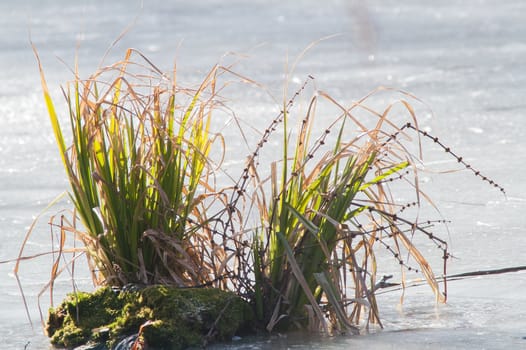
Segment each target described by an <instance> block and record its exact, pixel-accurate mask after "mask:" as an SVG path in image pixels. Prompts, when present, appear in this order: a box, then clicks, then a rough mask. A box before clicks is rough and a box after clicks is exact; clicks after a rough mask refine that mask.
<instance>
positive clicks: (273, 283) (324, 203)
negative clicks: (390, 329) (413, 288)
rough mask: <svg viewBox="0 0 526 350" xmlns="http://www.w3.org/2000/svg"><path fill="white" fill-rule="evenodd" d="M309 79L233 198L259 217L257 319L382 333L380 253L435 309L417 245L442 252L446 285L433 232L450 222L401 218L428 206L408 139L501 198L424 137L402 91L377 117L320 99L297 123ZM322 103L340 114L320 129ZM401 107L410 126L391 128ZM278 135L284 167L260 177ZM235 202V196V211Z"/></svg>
mask: <svg viewBox="0 0 526 350" xmlns="http://www.w3.org/2000/svg"><path fill="white" fill-rule="evenodd" d="M312 79H313V78H312V77H309V80H312ZM309 80H307V81H306V82H305V84H304V85H303V87H301V88H300V90H299V91H298V92H296V94H295V95H294V97H293V99H291V100H290V101H288V103H287V104H285V105H284V107H283V110H282V112H281V113H280V114H279V115H278V117H277V118H275V119H274V120H273V121H272V123H271V124H270V126H269V127H268V128H267V129H266V130H265V132H264V133H263V136H262V138H261V140H260V142H259V143H258V144H257V147H256V149H255V151H254V152H253V153H252V155H251V156H250V157H249V162H248V166H247V168H246V169H245V170H244V173H243V176H242V178H241V180H240V182H239V184H238V185H239V188H240V189H239V190H238V191H237V192H236V193H237V194H239V196H241V195H242V194H243V195H247V196H250V199H251V200H252V201H253V202H254V203H256V205H257V216H258V217H260V218H261V223H260V225H259V226H258V229H256V230H255V234H254V237H253V246H252V248H251V249H252V252H251V254H252V257H253V264H252V265H251V266H250V269H249V270H250V273H253V274H254V283H253V287H254V289H253V291H252V292H253V300H254V304H255V309H256V314H257V315H258V317H259V318H260V319H261V320H264V323H265V325H266V328H267V329H268V330H269V331H270V330H272V329H275V328H276V327H283V328H290V327H293V326H298V327H300V328H301V327H305V326H309V327H311V328H316V329H322V330H324V331H325V332H332V331H335V330H336V331H338V332H351V333H356V332H358V328H357V327H356V326H357V325H360V324H364V323H365V324H366V325H368V324H369V323H378V324H380V325H381V321H380V317H379V309H378V305H377V302H376V298H375V291H376V290H377V289H378V288H381V287H382V286H385V285H386V283H385V281H386V279H385V278H383V279H382V280H379V279H378V277H377V270H378V266H377V254H378V252H379V251H382V250H387V251H388V252H389V253H390V254H391V255H392V256H393V258H394V261H395V263H396V264H397V265H400V267H401V269H402V276H404V275H405V272H406V271H414V272H416V273H421V274H422V275H423V276H424V278H425V279H426V281H427V283H428V284H429V286H430V287H431V289H432V290H433V292H434V294H435V296H436V299H437V301H441V302H445V300H446V297H447V285H446V283H445V281H444V288H443V290H441V289H440V286H439V284H438V280H437V278H436V277H435V273H434V272H433V269H432V267H431V265H430V263H429V262H428V261H427V259H426V258H425V257H424V255H423V254H422V253H421V252H420V250H419V248H418V247H417V245H416V244H415V243H414V242H415V236H418V235H420V236H423V237H424V238H426V239H429V240H430V241H431V242H432V244H433V245H435V246H436V247H437V248H438V249H439V250H440V252H441V257H442V259H443V261H444V264H443V270H442V276H446V265H447V264H446V263H447V260H448V259H449V258H450V254H449V252H448V247H447V242H446V241H445V240H443V239H441V238H439V237H438V236H437V235H435V234H434V233H433V231H431V229H432V226H433V225H434V224H436V223H445V221H444V220H436V221H431V220H421V221H417V220H415V219H408V218H405V217H404V211H405V210H406V209H408V208H409V207H411V206H413V207H419V206H420V205H421V204H422V200H423V201H429V202H430V199H429V198H427V197H426V196H425V195H424V194H423V193H422V192H421V190H420V187H419V184H418V171H419V167H418V159H419V157H417V156H414V155H413V154H412V153H411V152H410V151H409V148H407V147H406V146H405V145H404V142H407V141H409V142H413V143H414V142H415V139H413V138H411V135H410V133H411V132H414V131H416V136H417V137H416V143H417V144H418V146H419V147H421V145H420V142H421V140H420V138H419V136H425V137H427V138H429V139H431V140H433V142H434V143H437V144H439V145H440V146H441V147H442V148H443V149H444V150H445V151H446V152H448V153H450V154H451V155H452V156H453V157H455V158H456V159H457V160H458V162H459V163H462V164H463V165H464V166H465V167H466V168H467V169H470V170H472V171H473V172H474V173H475V175H477V176H479V177H481V178H482V180H484V181H487V182H489V183H490V184H491V185H493V186H495V187H497V188H499V189H500V190H501V191H504V190H503V189H502V187H500V186H499V185H497V184H496V183H495V182H494V181H492V180H489V179H488V178H487V177H484V176H482V175H480V172H479V171H477V170H474V169H473V168H472V167H471V166H470V165H469V164H467V163H465V162H464V161H463V159H462V158H461V157H459V156H457V155H456V154H455V153H453V152H452V151H451V150H450V148H448V147H446V146H445V145H444V144H442V143H441V142H440V141H439V140H438V138H436V137H433V136H431V135H429V134H428V133H426V132H425V131H421V130H420V129H419V128H418V126H417V125H418V124H417V119H416V116H415V113H414V110H413V108H412V107H411V105H410V104H409V102H408V101H407V100H408V99H414V100H416V99H415V98H414V97H413V96H411V95H410V94H407V93H404V92H400V93H401V94H402V98H401V99H400V100H399V101H397V102H396V103H393V104H390V105H388V106H387V107H386V108H385V110H384V111H382V112H376V111H374V110H373V109H371V108H370V107H368V106H367V105H366V102H367V100H368V99H369V98H370V96H371V95H368V96H366V97H365V98H364V99H362V100H360V101H358V102H356V103H353V104H352V105H351V106H350V107H344V106H342V105H340V104H339V103H337V102H336V101H335V100H334V99H332V98H331V97H330V96H329V95H328V94H326V93H324V92H321V91H317V92H316V93H315V94H314V96H313V97H312V98H311V99H310V101H309V102H308V103H307V105H308V107H307V108H306V111H305V112H304V113H303V114H299V112H297V111H296V110H295V108H294V102H295V98H296V97H297V96H298V95H299V94H300V93H301V92H302V91H303V90H304V88H305V85H306V84H308V82H309ZM323 102H325V103H328V104H329V105H330V106H331V107H336V108H337V109H338V110H339V111H340V113H339V115H337V116H336V117H335V118H334V119H331V120H327V116H326V115H324V118H325V120H324V124H323V125H322V127H321V128H320V124H319V123H318V124H316V122H315V120H316V116H317V110H318V108H319V104H321V103H323ZM395 104H400V105H401V106H402V107H403V108H404V109H405V112H406V114H407V116H408V117H407V118H408V119H409V120H410V121H409V122H407V123H405V124H402V126H401V127H397V126H396V124H394V123H393V122H392V121H391V120H390V111H391V110H392V108H393V107H394V105H395ZM363 112H365V115H364V113H363ZM359 114H360V117H357V115H359ZM407 118H406V119H407ZM365 119H368V120H365ZM371 120H372V123H370V122H371ZM292 121H296V123H297V132H296V133H295V134H294V133H291V132H290V128H289V126H288V125H289V123H291V122H292ZM367 122H369V123H367ZM367 124H372V125H373V126H372V127H367V126H366V125H367ZM279 126H282V128H283V133H282V134H281V135H282V136H281V137H282V152H281V158H280V159H278V160H275V161H273V162H272V163H271V164H270V168H271V171H270V176H268V177H266V178H264V177H263V176H261V175H260V174H259V173H258V171H259V170H260V169H261V168H263V172H264V171H265V170H266V169H265V166H266V165H267V163H265V162H264V161H263V160H261V159H260V153H261V152H262V151H263V148H264V147H265V145H266V144H267V143H268V141H269V139H270V138H271V137H272V136H274V135H273V133H274V132H275V131H276V130H277V129H278V128H279ZM413 136H414V135H413ZM260 164H264V165H260ZM393 182H401V183H402V185H405V187H408V188H409V190H410V191H412V192H413V194H414V198H415V199H414V201H412V202H408V203H399V202H397V200H395V196H394V195H393V194H392V192H391V190H390V184H392V183H393ZM250 185H252V191H251V190H250V187H251V186H250ZM246 193H250V194H246ZM238 200H239V198H238V197H237V196H235V195H234V196H233V198H232V203H233V204H235V203H236V202H237V201H238ZM430 203H431V204H432V202H430ZM386 278H387V277H386ZM364 319H365V322H363V320H364Z"/></svg>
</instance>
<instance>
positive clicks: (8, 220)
mask: <svg viewBox="0 0 526 350" xmlns="http://www.w3.org/2000/svg"><path fill="white" fill-rule="evenodd" d="M77 3H78V5H77ZM525 16H526V3H525V2H523V1H522V0H501V1H497V0H470V1H454V0H444V1H429V0H426V1H419V0H403V1H391V0H387V1H379V0H374V1H372V0H370V1H359V0H348V1H344V0H340V1H337V0H329V1H314V0H302V1H294V2H293V1H289V2H285V1H275V0H253V1H241V0H235V1H228V0H224V1H219V0H209V1H157V0H152V1H149V0H145V1H143V2H140V1H111V2H110V1H102V0H93V1H84V2H82V3H81V2H74V1H64V0H55V1H52V0H45V1H36V0H34V1H30V0H20V1H16V2H14V1H3V2H1V4H0V28H1V30H2V35H1V36H0V44H1V47H2V49H1V51H0V67H1V68H0V81H1V82H2V84H0V154H1V157H0V235H1V237H2V239H1V240H0V261H4V260H8V259H12V258H14V257H16V255H17V253H18V249H19V247H20V243H21V241H22V239H23V237H24V234H25V232H26V231H27V229H28V227H29V225H30V224H31V222H32V219H33V217H34V216H35V215H36V214H38V213H39V212H40V211H41V210H42V209H43V208H44V207H45V206H46V204H47V203H49V202H50V201H51V200H52V199H53V198H54V197H55V196H57V195H58V194H60V193H62V192H63V191H65V190H66V189H67V188H68V185H67V183H66V181H65V176H64V173H63V169H62V166H61V164H60V161H59V158H58V152H57V150H56V146H55V144H54V143H53V138H52V131H51V128H50V126H49V123H48V119H47V115H46V111H45V107H44V104H43V101H42V97H41V89H40V80H39V76H38V70H37V65H36V62H35V59H34V56H33V53H32V51H31V47H30V44H29V36H30V35H31V38H32V40H33V42H34V44H35V45H36V46H37V48H38V50H39V53H40V56H41V58H42V61H43V64H44V68H45V70H46V74H47V78H48V83H49V85H50V88H51V89H52V90H53V93H54V94H55V95H56V96H57V97H60V92H59V85H60V84H62V83H64V82H65V81H67V80H70V79H71V78H72V76H71V74H70V72H69V71H68V68H67V66H73V62H74V55H75V51H76V50H77V52H78V56H79V60H80V72H81V74H83V75H84V76H86V75H88V74H90V73H91V72H92V71H93V70H94V69H95V68H96V67H97V66H98V64H99V61H100V58H101V57H102V55H103V54H104V52H105V51H106V49H107V48H108V46H109V45H110V44H111V42H112V41H113V40H114V39H116V38H117V37H118V35H119V33H120V32H121V31H122V30H124V29H125V28H127V27H129V32H128V33H127V34H126V35H125V36H124V38H123V39H122V40H121V41H120V42H119V43H118V44H117V45H116V47H114V48H113V49H112V51H111V52H110V54H109V56H108V59H107V61H106V62H107V63H109V62H111V61H113V60H116V59H120V58H122V57H123V55H124V52H125V49H126V48H128V47H134V48H137V49H139V50H140V51H142V52H144V53H145V54H146V55H147V56H148V57H149V58H150V59H151V60H152V61H153V62H155V63H156V64H157V65H158V66H159V67H160V68H162V69H163V70H170V69H171V67H172V65H173V63H174V60H176V61H177V67H178V71H179V72H180V73H179V80H182V81H184V80H187V81H190V82H196V81H198V79H199V78H200V77H203V76H204V74H205V72H206V71H207V70H208V69H209V68H210V67H211V66H212V65H213V64H215V63H217V62H218V61H221V60H223V61H225V60H226V61H228V60H230V61H232V57H235V56H231V55H230V56H228V57H226V58H225V57H224V56H225V54H226V53H228V52H235V53H237V54H239V55H243V57H244V58H243V59H242V60H241V62H240V63H239V64H238V65H237V67H238V69H237V70H238V71H240V72H241V73H243V74H245V75H247V76H249V77H251V78H253V79H255V80H257V81H259V82H261V83H263V84H265V85H266V86H267V87H268V89H269V91H270V92H272V93H273V95H275V96H279V95H280V88H281V86H282V84H283V80H284V72H285V63H286V61H287V57H289V61H291V62H292V61H293V60H294V58H295V57H297V56H298V55H299V54H300V52H301V51H302V50H303V49H304V48H306V47H307V46H308V45H309V44H310V43H311V42H313V41H316V40H318V39H320V38H324V37H327V36H331V35H333V34H337V35H335V36H334V37H331V38H330V39H327V40H323V41H321V42H319V43H318V44H317V45H316V46H315V47H314V48H313V49H311V50H310V51H309V52H308V53H307V54H306V55H305V56H304V57H303V58H302V59H301V60H300V62H299V64H298V66H297V69H296V70H295V71H294V73H293V75H292V76H291V77H290V79H291V82H292V84H294V83H295V82H296V81H303V80H304V79H305V77H306V76H307V75H308V74H311V75H313V76H314V77H315V78H316V86H317V87H318V88H320V89H323V90H325V91H327V92H329V93H330V94H331V95H332V96H333V97H335V98H337V99H339V100H341V101H344V102H346V103H349V102H350V101H352V100H356V99H358V98H360V97H362V96H363V95H365V94H366V93H368V92H369V91H371V90H373V89H374V88H376V87H377V86H380V85H382V86H392V87H396V88H401V89H403V90H406V91H409V92H411V93H413V94H414V95H416V96H418V98H420V99H421V100H423V101H425V103H426V104H427V105H428V106H429V108H430V109H431V110H432V112H433V113H430V111H429V110H428V109H426V108H422V109H421V114H420V115H419V117H420V126H421V127H424V128H427V129H429V130H432V132H433V133H434V134H435V135H437V136H440V137H441V139H442V140H443V141H444V142H446V143H447V144H448V145H449V146H451V147H454V149H455V150H457V151H458V152H459V153H460V154H462V156H463V157H464V158H465V159H468V160H469V162H470V163H471V164H473V165H475V166H477V167H478V168H480V169H481V170H483V171H484V172H485V173H486V174H487V175H488V176H490V177H491V178H493V179H495V180H496V181H497V182H499V184H501V185H502V186H504V187H505V188H506V190H507V198H504V197H503V196H502V195H501V194H500V193H499V192H498V191H496V190H494V189H492V188H490V187H489V186H487V185H485V184H483V183H482V182H480V181H478V180H476V179H475V178H474V177H473V176H472V175H470V174H469V173H468V172H456V173H452V174H446V175H444V176H434V175H432V174H431V175H429V176H426V177H425V178H424V179H423V184H424V186H425V191H426V192H427V193H428V194H430V195H431V197H433V198H434V200H435V203H436V204H437V205H438V206H439V207H440V209H441V213H442V214H443V216H444V217H446V218H447V219H449V220H451V224H449V233H448V232H444V234H443V237H445V238H447V239H448V240H449V242H450V248H451V250H452V253H453V254H454V255H455V257H457V258H458V259H455V260H453V262H452V263H451V265H450V268H449V271H450V272H451V273H460V272H465V271H475V270H483V269H497V268H504V267H511V266H524V265H526V253H525V252H526V215H525V213H526V180H525V176H524V174H526V63H525V62H526V21H525V18H526V17H525ZM77 46H78V49H76V48H77ZM245 56H246V57H245ZM57 57H58V58H60V59H61V60H63V61H65V63H66V65H64V64H63V63H62V62H61V61H60V60H59V59H58V58H57ZM239 57H241V56H239ZM232 96H233V97H232V100H233V101H232V103H233V106H234V107H233V108H235V113H236V115H239V116H240V117H241V118H245V120H250V122H252V121H251V119H250V118H254V122H255V120H264V122H263V125H266V124H267V122H266V121H270V118H272V117H273V116H274V113H273V109H272V108H275V107H276V106H274V107H272V101H271V100H269V99H268V98H262V99H261V100H259V99H258V95H257V94H254V100H246V99H244V100H239V101H236V100H235V99H236V96H241V95H236V93H235V91H234V93H233V95H232ZM380 102H381V101H380ZM269 109H270V112H269ZM247 115H249V116H247ZM430 146H431V147H429V151H428V152H427V153H426V154H427V155H426V158H425V160H426V161H427V162H428V164H429V166H430V167H431V168H432V169H437V170H439V169H440V170H443V169H444V168H448V167H449V166H450V167H451V168H455V162H454V159H449V158H447V156H445V155H444V154H443V152H438V151H437V150H435V149H433V147H432V145H430ZM52 213H53V211H52V212H51V213H50V214H52ZM47 216H49V215H47ZM47 216H44V218H43V219H42V220H41V222H40V224H39V225H38V226H37V227H36V230H35V233H34V234H33V236H32V238H31V241H30V242H29V251H28V253H36V252H39V251H46V249H49V228H48V226H47ZM49 259H50V258H49V257H47V258H46V257H45V258H42V259H38V260H33V261H27V262H25V263H24V264H23V265H22V268H21V271H20V272H21V273H20V275H21V278H22V283H23V286H24V288H25V292H26V294H27V297H28V303H29V307H30V310H31V314H32V318H33V322H34V330H32V328H31V325H30V324H29V323H28V321H27V318H26V315H25V311H24V306H23V304H22V300H21V297H20V293H19V291H18V288H17V285H16V280H15V279H14V276H13V274H12V269H13V263H7V264H0V310H1V312H0V340H1V341H2V346H1V347H2V348H5V349H24V347H25V346H26V345H27V349H46V348H48V347H49V345H48V340H47V338H46V337H45V336H44V335H43V334H42V330H41V328H40V323H39V316H38V308H37V305H38V304H37V295H38V293H39V291H40V289H41V288H42V287H43V285H44V284H45V282H46V281H47V274H48V273H49V261H50V260H49ZM393 268H396V267H393ZM77 282H78V284H79V286H80V287H85V288H89V283H88V281H87V280H83V279H79V280H78V281H77ZM56 288H57V292H58V293H57V298H59V297H60V295H63V294H64V293H65V292H67V291H69V290H70V289H71V283H70V281H68V280H67V279H64V280H61V281H59V283H58V285H57V286H56ZM448 292H449V293H448V294H449V302H448V303H447V304H446V305H435V303H434V298H433V296H432V294H431V293H430V292H429V290H428V288H426V287H415V288H409V289H408V290H407V291H406V294H405V302H404V304H403V305H402V306H400V305H399V303H398V302H399V298H400V293H399V292H392V293H388V294H383V295H381V296H379V303H380V310H381V317H382V319H383V322H384V326H385V328H384V330H382V331H380V332H377V333H375V334H369V335H364V336H359V337H354V338H349V337H335V338H331V339H321V340H320V339H306V338H305V337H299V338H298V337H294V336H292V335H291V336H289V337H286V338H275V339H274V338H273V339H249V340H242V341H241V342H239V343H236V344H233V345H231V346H230V345H229V346H226V347H225V346H223V347H222V348H235V349H244V348H247V349H270V348H283V349H285V348H297V349H303V348H312V349H347V348H353V347H356V348H366V349H400V348H404V349H519V348H526V273H525V272H518V273H510V274H502V275H495V276H488V277H478V278H471V279H464V280H462V281H456V282H451V283H450V284H449V286H448ZM57 300H58V299H57ZM42 305H44V307H45V308H46V307H47V305H49V296H48V295H47V294H45V295H44V296H43V298H42Z"/></svg>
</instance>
